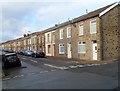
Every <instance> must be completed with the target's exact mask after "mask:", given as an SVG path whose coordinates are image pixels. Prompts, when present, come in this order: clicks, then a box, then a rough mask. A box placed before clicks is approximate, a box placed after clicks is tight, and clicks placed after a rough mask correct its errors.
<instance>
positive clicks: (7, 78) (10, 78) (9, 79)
mask: <svg viewBox="0 0 120 91" xmlns="http://www.w3.org/2000/svg"><path fill="white" fill-rule="evenodd" d="M10 79H11V78H4V79H2V80H3V81H6V80H10Z"/></svg>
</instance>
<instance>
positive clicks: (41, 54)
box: [32, 51, 45, 57]
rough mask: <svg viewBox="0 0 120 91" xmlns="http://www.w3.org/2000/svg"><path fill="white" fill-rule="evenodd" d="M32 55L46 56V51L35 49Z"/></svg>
mask: <svg viewBox="0 0 120 91" xmlns="http://www.w3.org/2000/svg"><path fill="white" fill-rule="evenodd" d="M32 57H45V53H44V52H42V51H35V52H34V53H33V54H32Z"/></svg>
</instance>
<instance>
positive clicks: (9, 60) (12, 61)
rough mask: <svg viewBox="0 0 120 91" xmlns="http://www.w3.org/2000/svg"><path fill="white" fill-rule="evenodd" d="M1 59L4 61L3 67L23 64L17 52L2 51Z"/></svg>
mask: <svg viewBox="0 0 120 91" xmlns="http://www.w3.org/2000/svg"><path fill="white" fill-rule="evenodd" d="M0 61H1V62H2V68H10V67H19V66H21V61H20V59H19V58H18V56H17V54H16V53H8V52H4V51H0Z"/></svg>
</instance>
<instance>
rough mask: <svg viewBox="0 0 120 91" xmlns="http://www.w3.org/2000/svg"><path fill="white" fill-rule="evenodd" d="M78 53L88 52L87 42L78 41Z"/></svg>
mask: <svg viewBox="0 0 120 91" xmlns="http://www.w3.org/2000/svg"><path fill="white" fill-rule="evenodd" d="M78 53H86V45H85V42H78Z"/></svg>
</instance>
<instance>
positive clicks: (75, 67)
mask: <svg viewBox="0 0 120 91" xmlns="http://www.w3.org/2000/svg"><path fill="white" fill-rule="evenodd" d="M69 67H70V68H77V67H78V66H69Z"/></svg>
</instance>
